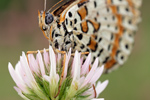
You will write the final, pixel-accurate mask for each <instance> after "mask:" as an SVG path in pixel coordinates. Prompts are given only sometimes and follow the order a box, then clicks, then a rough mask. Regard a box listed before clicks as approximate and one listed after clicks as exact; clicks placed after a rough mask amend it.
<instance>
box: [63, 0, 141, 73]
mask: <svg viewBox="0 0 150 100" xmlns="http://www.w3.org/2000/svg"><path fill="white" fill-rule="evenodd" d="M77 1H78V3H77V4H76V5H73V6H72V7H71V8H69V10H67V12H66V15H65V26H66V28H67V30H68V32H71V31H73V35H74V37H75V39H76V40H77V41H76V42H77V45H76V47H75V49H77V50H79V51H82V52H86V51H90V52H91V53H92V58H93V61H94V59H95V58H96V57H98V58H99V61H100V65H102V64H105V69H106V72H111V71H112V69H116V68H117V67H118V66H120V65H122V64H124V62H125V61H126V60H127V59H128V57H129V55H130V53H131V51H132V48H133V43H134V33H135V32H136V31H137V25H138V23H139V22H140V21H141V18H140V12H139V8H140V6H141V2H142V0H77Z"/></svg>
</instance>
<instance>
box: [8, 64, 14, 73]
mask: <svg viewBox="0 0 150 100" xmlns="http://www.w3.org/2000/svg"><path fill="white" fill-rule="evenodd" d="M12 68H13V66H12V64H11V63H10V62H9V63H8V70H9V72H11V70H12Z"/></svg>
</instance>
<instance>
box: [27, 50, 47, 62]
mask: <svg viewBox="0 0 150 100" xmlns="http://www.w3.org/2000/svg"><path fill="white" fill-rule="evenodd" d="M45 50H46V52H48V51H49V49H45ZM39 51H40V53H43V52H44V50H39ZM37 53H38V51H27V53H26V57H27V61H28V63H29V59H28V55H29V54H37Z"/></svg>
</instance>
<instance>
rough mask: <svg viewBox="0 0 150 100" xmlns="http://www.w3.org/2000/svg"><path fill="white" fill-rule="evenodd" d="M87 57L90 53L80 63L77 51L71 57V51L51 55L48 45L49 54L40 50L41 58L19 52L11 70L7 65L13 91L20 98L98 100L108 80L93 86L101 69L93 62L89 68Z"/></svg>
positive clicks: (88, 58)
mask: <svg viewBox="0 0 150 100" xmlns="http://www.w3.org/2000/svg"><path fill="white" fill-rule="evenodd" d="M72 58H73V59H72ZM90 58H91V54H89V55H88V57H87V59H86V60H85V62H83V59H82V58H81V54H80V53H78V51H76V52H75V55H74V57H71V50H70V51H69V52H68V53H67V54H64V55H63V54H62V55H61V54H55V53H54V51H53V49H52V47H51V46H50V47H49V52H47V51H46V50H45V49H44V52H43V56H42V54H41V53H40V51H38V53H37V55H36V58H35V57H34V55H33V54H29V55H28V59H27V57H26V55H25V53H24V52H23V53H22V56H21V57H20V61H19V62H18V63H17V64H16V66H15V69H14V68H13V66H12V65H11V64H10V63H9V64H8V68H9V72H10V75H11V76H12V78H13V80H14V81H15V83H16V86H15V87H14V88H15V90H16V91H17V92H18V94H19V95H20V96H21V97H22V98H24V99H27V100H30V99H31V100H37V99H38V100H51V99H52V100H76V99H78V100H82V99H83V100H90V99H91V100H101V99H97V97H98V96H99V94H100V93H101V92H102V91H103V90H104V89H105V87H106V86H107V84H108V80H106V81H104V82H103V83H100V82H98V84H97V85H96V81H97V80H98V79H99V78H100V76H101V75H102V73H103V70H104V67H103V66H102V67H98V59H96V60H95V62H94V64H93V65H92V67H91V68H90V66H91V61H90ZM82 63H83V64H82ZM102 100H103V99H102Z"/></svg>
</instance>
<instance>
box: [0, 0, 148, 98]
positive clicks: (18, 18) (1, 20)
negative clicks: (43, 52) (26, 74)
mask: <svg viewBox="0 0 150 100" xmlns="http://www.w3.org/2000/svg"><path fill="white" fill-rule="evenodd" d="M57 1H58V0H55V1H54V0H53V1H52V0H48V2H47V5H48V6H47V8H50V7H51V6H52V5H53V4H54V3H56V2H57ZM38 10H43V0H0V100H22V99H21V98H20V97H19V96H18V94H17V92H16V91H15V90H14V89H13V86H14V85H15V83H14V82H13V80H12V78H11V77H10V75H9V72H8V62H11V63H12V64H13V66H15V64H16V63H17V62H18V60H19V56H20V55H21V52H22V51H25V52H26V51H28V50H38V49H43V48H48V41H47V40H46V39H45V37H44V36H43V34H42V32H41V30H40V29H39V27H38V21H37V11H38ZM149 10H150V0H143V7H142V9H141V12H142V18H143V21H142V23H141V24H140V26H139V31H138V33H137V34H136V37H135V40H136V41H135V47H134V50H133V52H132V55H131V56H130V58H129V59H128V61H127V62H126V64H124V65H123V67H122V68H120V69H119V70H117V71H115V72H113V73H111V74H107V75H103V76H102V77H101V80H102V81H103V80H106V79H109V81H110V82H109V85H108V87H107V88H106V90H105V91H104V92H103V93H102V94H101V96H100V97H104V98H105V100H150V11H149Z"/></svg>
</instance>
